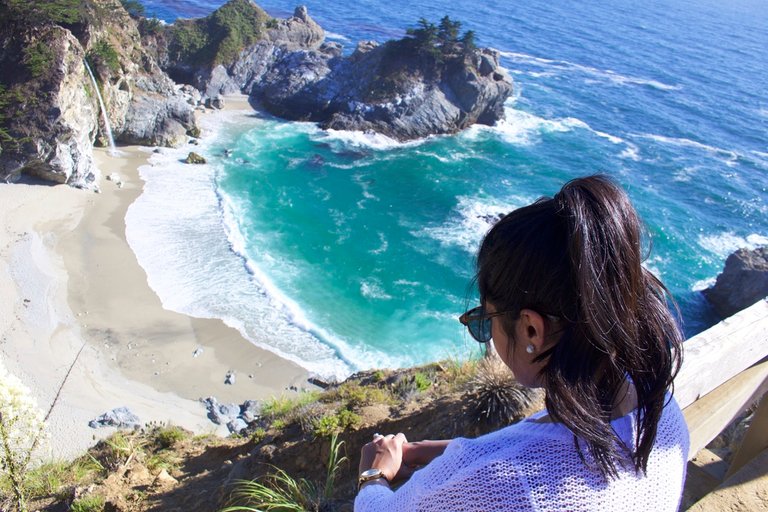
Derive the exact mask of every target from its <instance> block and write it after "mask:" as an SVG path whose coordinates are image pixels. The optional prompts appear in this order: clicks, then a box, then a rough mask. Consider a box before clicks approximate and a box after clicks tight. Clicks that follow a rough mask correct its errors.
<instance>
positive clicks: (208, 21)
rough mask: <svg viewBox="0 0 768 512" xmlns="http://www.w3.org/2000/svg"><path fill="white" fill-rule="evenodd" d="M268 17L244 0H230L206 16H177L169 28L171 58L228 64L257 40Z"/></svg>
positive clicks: (262, 33) (266, 23)
mask: <svg viewBox="0 0 768 512" xmlns="http://www.w3.org/2000/svg"><path fill="white" fill-rule="evenodd" d="M270 19H271V18H270V17H269V16H268V15H267V14H266V13H265V12H264V11H263V10H261V9H260V8H259V7H257V6H256V5H254V4H252V3H251V2H249V1H248V0H230V2H228V3H226V4H224V5H223V6H221V7H220V8H219V9H217V10H216V11H215V12H213V13H212V14H211V15H210V16H207V17H205V18H201V19H197V20H180V21H177V22H176V23H175V24H174V25H173V26H171V27H170V29H169V35H170V44H169V52H170V55H171V59H172V60H175V61H177V62H184V63H191V64H209V65H211V66H215V65H217V64H228V63H230V62H232V61H233V60H234V59H235V58H236V57H237V55H238V53H240V51H242V50H243V49H244V48H246V47H247V46H249V45H251V44H253V43H255V42H257V41H259V40H260V39H261V38H262V37H263V36H264V33H265V29H266V28H267V26H268V24H269V23H270Z"/></svg>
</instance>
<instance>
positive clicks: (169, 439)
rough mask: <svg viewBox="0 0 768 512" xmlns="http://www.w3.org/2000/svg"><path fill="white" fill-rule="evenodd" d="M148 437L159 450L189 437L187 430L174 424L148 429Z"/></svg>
mask: <svg viewBox="0 0 768 512" xmlns="http://www.w3.org/2000/svg"><path fill="white" fill-rule="evenodd" d="M150 437H151V438H153V441H154V444H155V445H156V446H158V447H159V448H160V449H161V450H164V449H167V448H172V447H173V446H174V445H175V444H176V443H178V442H179V441H182V440H184V439H186V438H188V437H189V435H188V434H187V432H186V431H185V430H184V429H183V428H181V427H177V426H174V425H167V426H159V427H157V428H155V429H154V430H152V431H150Z"/></svg>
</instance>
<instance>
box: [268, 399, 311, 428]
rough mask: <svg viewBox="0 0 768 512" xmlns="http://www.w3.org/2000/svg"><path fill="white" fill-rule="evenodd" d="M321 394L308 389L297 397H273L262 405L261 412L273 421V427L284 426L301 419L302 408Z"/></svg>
mask: <svg viewBox="0 0 768 512" xmlns="http://www.w3.org/2000/svg"><path fill="white" fill-rule="evenodd" d="M319 396H320V395H319V393H316V392H311V391H307V392H303V393H300V394H299V395H297V396H295V397H285V396H281V397H279V398H278V397H272V398H271V399H270V400H267V401H266V402H264V404H263V405H262V407H261V414H262V416H263V417H264V418H265V419H267V420H270V421H271V424H272V427H273V428H276V429H280V428H284V427H285V426H287V425H290V424H292V423H295V422H297V421H299V420H300V419H301V411H302V409H303V408H305V407H306V406H307V405H308V404H311V403H313V402H316V401H317V399H318V397H319ZM278 425H279V426H278Z"/></svg>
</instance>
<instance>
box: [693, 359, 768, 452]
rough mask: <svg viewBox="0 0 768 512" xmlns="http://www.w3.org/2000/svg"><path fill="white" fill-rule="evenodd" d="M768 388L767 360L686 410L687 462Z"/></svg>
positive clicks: (745, 371)
mask: <svg viewBox="0 0 768 512" xmlns="http://www.w3.org/2000/svg"><path fill="white" fill-rule="evenodd" d="M766 388H768V359H765V360H763V361H761V362H760V363H758V364H756V365H754V366H752V367H750V368H748V369H746V370H744V371H743V372H741V373H740V374H738V375H737V376H736V377H733V378H732V379H730V380H728V381H727V382H726V383H724V384H722V385H721V386H720V387H718V388H717V389H715V390H714V391H712V392H710V393H708V394H707V395H705V396H703V397H701V398H700V399H698V400H696V401H695V402H694V403H693V404H691V405H689V406H688V407H686V408H685V409H684V410H683V415H684V416H685V421H686V423H687V424H688V430H689V432H690V435H691V446H690V450H689V451H688V460H690V459H691V458H692V457H693V456H694V455H696V453H697V452H698V451H699V450H701V449H702V448H704V447H705V446H706V445H707V444H709V442H710V441H712V439H714V438H715V437H717V436H718V435H719V434H720V432H722V431H723V429H724V428H725V427H726V426H728V424H729V423H731V422H732V421H733V420H734V419H736V417H737V416H738V415H739V414H741V413H742V412H743V411H744V410H745V409H746V408H747V407H748V406H749V405H750V404H751V403H752V402H754V401H755V400H756V399H757V398H759V397H760V396H761V395H762V394H763V393H765V391H766Z"/></svg>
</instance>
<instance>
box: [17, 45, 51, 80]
mask: <svg viewBox="0 0 768 512" xmlns="http://www.w3.org/2000/svg"><path fill="white" fill-rule="evenodd" d="M54 57H55V56H54V54H53V50H52V49H51V47H50V46H48V45H47V44H45V43H44V42H42V41H37V42H35V43H32V44H30V45H29V46H27V47H25V48H24V57H23V59H22V62H23V63H24V65H25V66H26V67H27V70H28V71H29V73H30V74H31V75H32V77H33V78H40V77H42V76H43V75H45V74H46V73H48V72H49V71H50V70H51V68H52V66H53V62H54Z"/></svg>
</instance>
